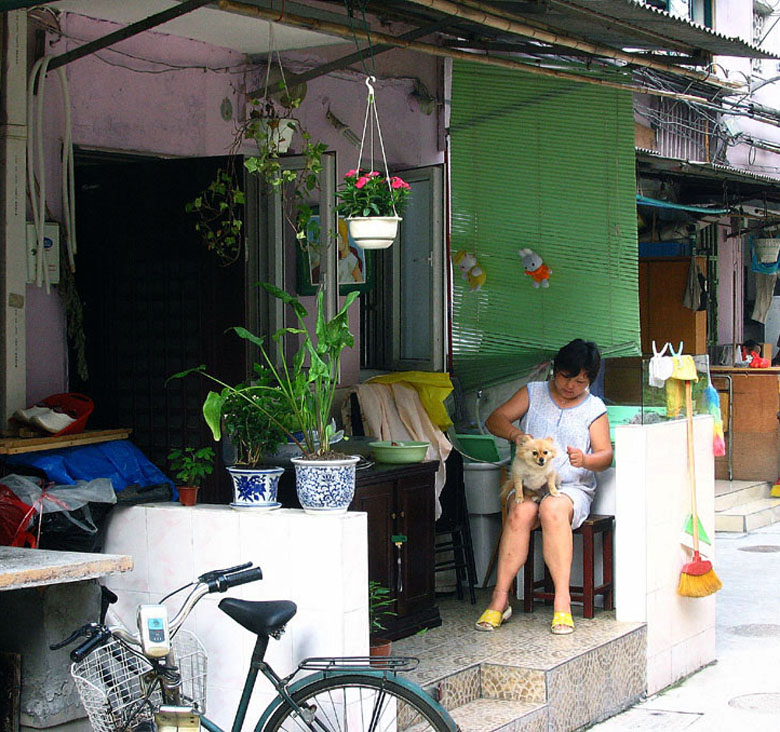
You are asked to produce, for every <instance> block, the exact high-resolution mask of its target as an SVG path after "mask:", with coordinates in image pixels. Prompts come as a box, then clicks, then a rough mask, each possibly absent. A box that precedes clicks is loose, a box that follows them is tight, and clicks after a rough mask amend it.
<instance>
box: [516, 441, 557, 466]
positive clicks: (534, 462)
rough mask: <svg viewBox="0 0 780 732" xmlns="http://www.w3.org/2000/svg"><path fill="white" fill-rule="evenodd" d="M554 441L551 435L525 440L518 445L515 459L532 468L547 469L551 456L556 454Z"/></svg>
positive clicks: (551, 459)
mask: <svg viewBox="0 0 780 732" xmlns="http://www.w3.org/2000/svg"><path fill="white" fill-rule="evenodd" d="M557 454H558V453H557V451H556V449H555V441H554V440H553V438H552V437H540V438H537V439H535V440H526V441H525V442H524V443H522V444H521V445H519V446H518V448H517V452H516V455H515V459H519V460H522V461H523V463H525V464H526V465H527V466H528V467H529V468H532V469H534V470H545V469H549V467H550V466H551V463H552V461H553V458H554V457H555V456H556V455H557Z"/></svg>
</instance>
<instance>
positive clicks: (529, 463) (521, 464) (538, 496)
mask: <svg viewBox="0 0 780 732" xmlns="http://www.w3.org/2000/svg"><path fill="white" fill-rule="evenodd" d="M557 454H558V451H557V450H556V449H555V442H554V440H553V438H552V437H543V438H537V439H527V440H526V441H525V442H523V443H521V444H520V445H518V446H517V449H516V451H515V457H514V459H513V460H512V468H511V471H510V475H509V478H508V480H507V481H506V482H505V483H504V485H503V486H502V488H501V500H502V501H503V500H504V499H505V498H506V497H507V496H508V495H509V493H511V492H512V490H514V491H515V496H519V495H520V493H521V491H522V495H523V499H526V498H527V499H529V500H531V501H534V502H536V503H539V502H540V501H541V500H542V498H543V497H544V496H545V494H546V493H545V488H546V489H547V490H548V491H549V492H550V495H552V496H557V495H559V493H558V486H559V485H560V482H561V479H560V476H559V475H558V471H557V470H556V469H555V468H554V467H553V459H554V458H555V456H556V455H557Z"/></svg>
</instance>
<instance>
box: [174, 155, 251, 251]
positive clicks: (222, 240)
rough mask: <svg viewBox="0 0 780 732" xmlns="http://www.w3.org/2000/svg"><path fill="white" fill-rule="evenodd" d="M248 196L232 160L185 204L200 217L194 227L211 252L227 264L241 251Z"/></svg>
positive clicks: (185, 207)
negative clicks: (245, 194)
mask: <svg viewBox="0 0 780 732" xmlns="http://www.w3.org/2000/svg"><path fill="white" fill-rule="evenodd" d="M245 203H246V198H245V196H244V192H243V191H242V190H241V186H240V185H239V183H238V176H237V175H236V171H235V169H234V166H233V164H232V160H231V163H230V164H229V165H228V167H227V168H218V169H217V174H216V176H215V177H214V180H212V181H211V183H209V184H208V186H207V187H206V188H205V189H204V190H203V191H201V193H199V194H198V195H197V196H196V197H195V198H194V199H193V200H192V201H189V202H188V203H187V204H185V206H184V210H185V211H186V212H187V213H191V214H194V215H196V216H197V221H196V223H195V230H196V231H197V232H198V233H199V234H200V235H201V238H202V239H203V242H204V243H205V245H206V247H207V248H208V250H209V251H212V252H214V253H215V254H216V255H217V257H218V258H219V259H220V260H221V261H222V263H223V264H224V265H228V264H232V263H233V262H235V261H236V260H237V259H238V256H239V254H240V253H241V241H242V236H243V227H244V204H245Z"/></svg>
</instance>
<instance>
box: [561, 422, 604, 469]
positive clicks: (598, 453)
mask: <svg viewBox="0 0 780 732" xmlns="http://www.w3.org/2000/svg"><path fill="white" fill-rule="evenodd" d="M589 431H590V447H591V451H590V452H589V453H587V454H586V453H584V452H582V450H578V449H576V448H574V447H569V448H567V452H568V453H569V462H570V463H571V464H572V467H575V468H585V469H586V470H593V471H595V472H599V471H601V470H606V469H607V468H608V467H609V466H610V465H612V441H611V440H610V439H609V418H608V417H607V414H606V412H605V413H604V414H602V415H601V416H600V417H597V418H596V419H594V420H593V422H591V425H590V428H589Z"/></svg>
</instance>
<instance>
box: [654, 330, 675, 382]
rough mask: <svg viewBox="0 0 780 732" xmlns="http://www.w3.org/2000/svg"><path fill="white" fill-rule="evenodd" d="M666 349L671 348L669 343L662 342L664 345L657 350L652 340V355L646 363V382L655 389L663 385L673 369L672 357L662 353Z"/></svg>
mask: <svg viewBox="0 0 780 732" xmlns="http://www.w3.org/2000/svg"><path fill="white" fill-rule="evenodd" d="M667 350H671V344H670V343H664V347H663V348H662V349H661V350H660V351H659V350H658V349H657V348H656V345H655V341H653V357H652V358H651V359H650V363H649V364H648V372H649V373H648V383H649V384H650V386H654V387H656V389H660V388H662V387H663V385H664V384H665V383H666V380H667V379H668V378H669V377H670V376H671V375H672V371H673V370H674V361H673V360H672V357H671V356H665V355H664V354H665V353H666V351H667Z"/></svg>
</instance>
